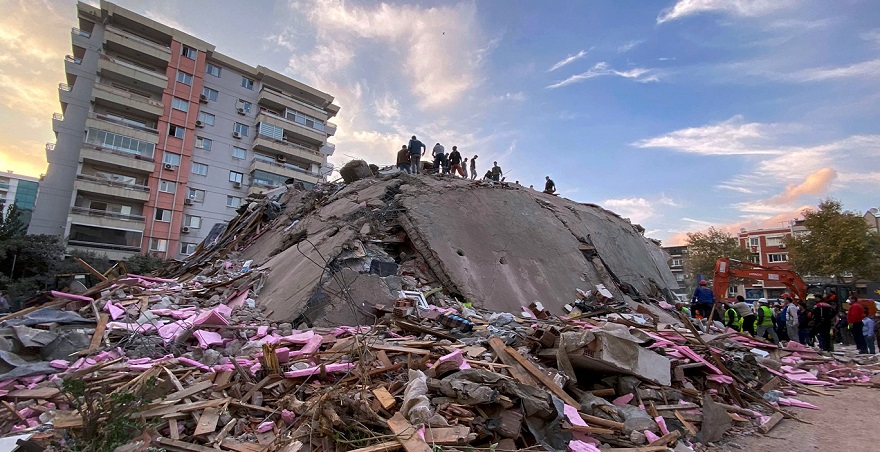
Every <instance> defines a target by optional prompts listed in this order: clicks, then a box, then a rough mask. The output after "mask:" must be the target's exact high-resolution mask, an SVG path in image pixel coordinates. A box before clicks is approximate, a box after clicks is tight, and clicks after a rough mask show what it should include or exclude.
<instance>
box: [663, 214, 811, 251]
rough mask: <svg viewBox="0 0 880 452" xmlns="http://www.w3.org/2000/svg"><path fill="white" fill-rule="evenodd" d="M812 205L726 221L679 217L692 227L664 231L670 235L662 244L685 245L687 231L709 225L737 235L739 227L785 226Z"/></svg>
mask: <svg viewBox="0 0 880 452" xmlns="http://www.w3.org/2000/svg"><path fill="white" fill-rule="evenodd" d="M812 207H813V206H810V205H803V206H799V207H796V208H793V209H790V210H786V211H784V212H781V213H780V212H777V213H776V214H774V215H750V216H748V218H746V219H744V220H742V221H735V222H728V223H725V222H720V221H706V220H698V219H693V218H681V219H680V220H681V221H682V222H685V223H689V224H692V225H693V228H692V229H691V230H689V231H687V232H685V231H678V230H676V231H666V232H671V233H672V235H670V236H669V237H666V238H665V239H663V246H676V245H686V244H687V234H688V232H705V231H707V230H708V229H709V228H710V227H711V228H715V229H718V230H719V231H722V232H726V233H728V234H732V235H734V236H735V235H737V234H738V233H739V231H740V229H743V228H744V229H746V230H752V229H768V228H779V227H787V226H788V224H789V222H791V220H795V219H798V218H802V217H803V215H802V212H803V211H804V209H808V208H812Z"/></svg>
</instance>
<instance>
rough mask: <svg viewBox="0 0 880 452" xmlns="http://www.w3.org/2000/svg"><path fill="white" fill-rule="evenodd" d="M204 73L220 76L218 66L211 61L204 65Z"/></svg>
mask: <svg viewBox="0 0 880 452" xmlns="http://www.w3.org/2000/svg"><path fill="white" fill-rule="evenodd" d="M205 73H206V74H211V75H213V76H214V77H220V66H214V65H213V64H211V63H208V64H206V65H205Z"/></svg>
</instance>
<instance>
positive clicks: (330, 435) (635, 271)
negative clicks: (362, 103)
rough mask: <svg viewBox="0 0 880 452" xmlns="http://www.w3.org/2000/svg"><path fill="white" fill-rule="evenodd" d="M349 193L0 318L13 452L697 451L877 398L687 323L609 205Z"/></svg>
mask: <svg viewBox="0 0 880 452" xmlns="http://www.w3.org/2000/svg"><path fill="white" fill-rule="evenodd" d="M369 174H372V173H369ZM359 177H363V178H362V179H360V180H357V181H352V182H350V183H347V184H321V185H318V186H316V187H315V188H314V189H312V190H303V189H301V188H295V187H290V188H287V187H282V188H281V189H277V190H273V191H270V192H267V193H265V194H260V195H254V196H253V197H252V198H250V199H249V200H248V201H249V202H248V203H247V204H246V205H244V206H243V207H242V208H241V209H240V211H239V213H240V214H239V216H237V217H236V218H235V219H233V220H232V221H231V222H230V223H229V224H228V225H226V227H225V228H223V229H222V230H218V231H217V233H216V234H212V237H210V238H209V240H207V241H206V242H205V243H203V244H202V245H200V246H199V248H198V249H197V250H196V252H195V253H194V254H193V255H192V256H191V257H190V258H189V259H187V260H186V261H182V262H169V263H168V265H167V266H166V268H164V269H163V270H162V271H161V272H160V273H159V274H158V275H134V274H128V275H119V276H114V277H108V276H105V275H102V278H101V279H103V281H101V282H100V283H99V284H97V285H96V286H94V287H92V288H89V289H87V290H86V291H85V292H83V293H79V294H73V293H66V292H51V294H49V296H48V301H46V302H45V303H43V304H41V305H39V306H34V307H31V308H28V309H24V310H22V311H18V312H15V313H12V314H9V315H6V316H5V317H3V318H0V333H2V334H0V337H2V339H0V403H2V405H3V409H0V429H2V433H3V435H4V436H7V437H15V438H16V439H18V441H19V444H20V446H16V447H22V448H24V447H26V446H27V445H30V446H38V447H44V448H49V450H119V451H135V450H162V449H164V450H178V451H208V450H211V451H215V450H229V451H284V452H295V451H358V452H367V451H371V452H376V451H394V450H406V451H409V452H414V451H426V452H427V451H436V450H461V451H465V450H492V451H513V450H549V451H566V450H572V451H598V450H618V451H643V452H649V451H665V450H677V451H683V450H702V449H704V448H705V447H706V446H707V445H709V444H716V443H724V442H725V441H727V440H728V439H730V438H732V437H736V435H744V434H745V435H751V434H762V433H767V432H769V431H770V430H771V429H773V428H774V426H775V425H777V424H778V423H779V422H780V421H783V420H785V421H784V422H802V421H801V420H800V419H799V418H798V416H797V409H819V408H820V407H817V406H813V405H811V404H809V403H805V402H803V401H801V400H799V398H798V396H799V395H801V394H819V395H832V394H834V393H835V392H837V391H841V390H845V388H846V387H847V386H850V385H860V386H869V387H870V386H880V377H878V375H877V374H878V372H880V364H878V363H877V361H876V359H875V358H874V357H853V356H849V355H846V354H843V353H836V354H830V355H829V354H823V353H820V352H819V351H817V350H816V349H812V348H809V347H804V346H800V345H799V344H796V343H790V344H789V345H787V346H786V347H784V348H781V347H777V346H775V345H773V344H771V343H769V342H766V341H763V340H759V339H755V338H752V337H751V336H748V335H747V334H745V333H738V332H735V331H732V330H726V329H724V328H723V326H721V325H720V324H716V325H704V324H700V323H692V320H691V319H688V318H687V317H684V316H683V315H680V314H679V313H677V312H675V310H674V308H673V307H672V306H671V305H670V302H671V301H673V300H674V299H675V298H674V295H673V293H672V289H675V288H677V287H676V285H675V281H674V279H673V278H672V276H671V274H670V273H669V270H668V268H667V267H666V256H665V255H664V253H663V252H662V251H660V250H659V248H658V247H657V245H656V244H655V243H654V242H652V241H650V240H649V239H646V238H645V237H643V236H642V235H641V234H640V233H639V231H638V230H637V228H636V227H635V226H633V225H632V224H630V223H629V222H628V221H627V220H626V219H623V218H621V217H619V216H618V215H616V214H614V213H613V212H609V211H607V210H604V209H602V208H601V207H599V206H595V205H587V204H579V203H575V202H573V201H570V200H566V199H562V198H558V197H554V196H550V195H545V194H543V193H540V192H535V191H532V190H528V189H526V188H523V187H520V186H517V185H515V184H507V183H503V182H502V183H495V182H486V181H476V182H474V181H464V180H457V179H453V180H450V179H448V178H440V177H435V176H421V177H413V176H407V175H400V174H397V175H386V176H379V177H373V176H366V175H361V176H359ZM99 274H100V273H99ZM693 322H696V321H693ZM707 327H708V328H707ZM707 330H708V331H707ZM793 408H796V409H793ZM120 431H121V432H125V434H124V435H123V436H125V437H124V439H122V440H120V439H119V438H117V437H115V436H113V435H114V434H116V432H120ZM8 450H16V449H8ZM22 450H31V449H22Z"/></svg>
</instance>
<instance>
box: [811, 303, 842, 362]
mask: <svg viewBox="0 0 880 452" xmlns="http://www.w3.org/2000/svg"><path fill="white" fill-rule="evenodd" d="M828 299H829V297H824V298H822V300H820V301H819V302H818V303H816V306H814V307H813V330H812V334H813V335H814V336H816V337H818V338H819V348H821V349H822V350H825V351H826V352H832V351H834V343H833V342H832V341H831V328H832V327H833V326H834V316H835V315H837V312H836V310H835V308H834V307H833V306H831V305H830V304H828Z"/></svg>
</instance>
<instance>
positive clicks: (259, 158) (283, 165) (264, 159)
mask: <svg viewBox="0 0 880 452" xmlns="http://www.w3.org/2000/svg"><path fill="white" fill-rule="evenodd" d="M253 162H262V163H265V164H268V165H272V166H275V167H278V168H284V169H287V170H291V171H296V172H298V173H303V174H307V175H309V176H312V177H321V176H320V175H319V174H316V173H313V172H311V171H309V170H304V169H302V168H300V167H298V166H296V165H291V164H289V163H281V162H279V161H277V160H275V159H273V158H270V157H263V156H260V155H255V156H254V159H253V160H251V163H253Z"/></svg>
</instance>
